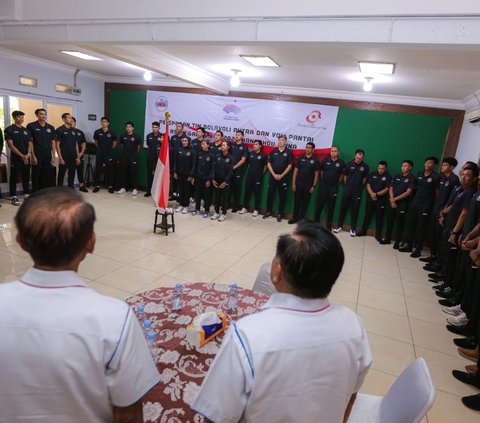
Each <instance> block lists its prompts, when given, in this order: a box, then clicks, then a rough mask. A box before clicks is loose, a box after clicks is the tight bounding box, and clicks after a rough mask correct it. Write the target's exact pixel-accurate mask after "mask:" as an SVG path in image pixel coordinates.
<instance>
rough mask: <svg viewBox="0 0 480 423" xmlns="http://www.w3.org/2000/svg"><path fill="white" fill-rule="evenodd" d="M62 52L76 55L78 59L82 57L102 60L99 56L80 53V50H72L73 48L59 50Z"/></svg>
mask: <svg viewBox="0 0 480 423" xmlns="http://www.w3.org/2000/svg"><path fill="white" fill-rule="evenodd" d="M60 51H61V52H62V53H64V54H69V55H70V56H73V57H76V58H78V59H83V60H103V59H100V58H99V57H94V56H90V55H89V54H86V53H82V52H80V51H74V50H60Z"/></svg>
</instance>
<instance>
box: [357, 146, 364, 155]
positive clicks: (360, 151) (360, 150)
mask: <svg viewBox="0 0 480 423" xmlns="http://www.w3.org/2000/svg"><path fill="white" fill-rule="evenodd" d="M358 153H362V154H363V155H364V156H365V151H363V150H362V149H361V148H357V149H356V150H355V154H358Z"/></svg>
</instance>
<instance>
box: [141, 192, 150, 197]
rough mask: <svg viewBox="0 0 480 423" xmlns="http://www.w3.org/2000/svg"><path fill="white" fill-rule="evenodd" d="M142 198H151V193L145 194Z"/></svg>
mask: <svg viewBox="0 0 480 423" xmlns="http://www.w3.org/2000/svg"><path fill="white" fill-rule="evenodd" d="M143 196H144V197H151V196H152V193H150V192H146V193H145V194H143Z"/></svg>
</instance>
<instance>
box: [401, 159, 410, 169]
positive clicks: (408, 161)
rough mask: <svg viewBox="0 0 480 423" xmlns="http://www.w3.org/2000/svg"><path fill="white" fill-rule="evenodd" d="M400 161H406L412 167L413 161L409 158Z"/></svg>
mask: <svg viewBox="0 0 480 423" xmlns="http://www.w3.org/2000/svg"><path fill="white" fill-rule="evenodd" d="M402 163H408V164H409V165H410V166H411V167H413V162H412V161H411V160H403V161H402Z"/></svg>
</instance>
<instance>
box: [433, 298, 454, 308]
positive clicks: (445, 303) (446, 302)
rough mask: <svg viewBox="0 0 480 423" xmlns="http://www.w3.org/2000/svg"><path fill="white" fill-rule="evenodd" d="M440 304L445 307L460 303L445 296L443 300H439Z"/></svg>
mask: <svg viewBox="0 0 480 423" xmlns="http://www.w3.org/2000/svg"><path fill="white" fill-rule="evenodd" d="M438 304H440V305H441V306H445V307H452V306H454V305H457V304H458V303H457V302H454V300H453V299H452V298H445V299H443V300H438Z"/></svg>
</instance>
